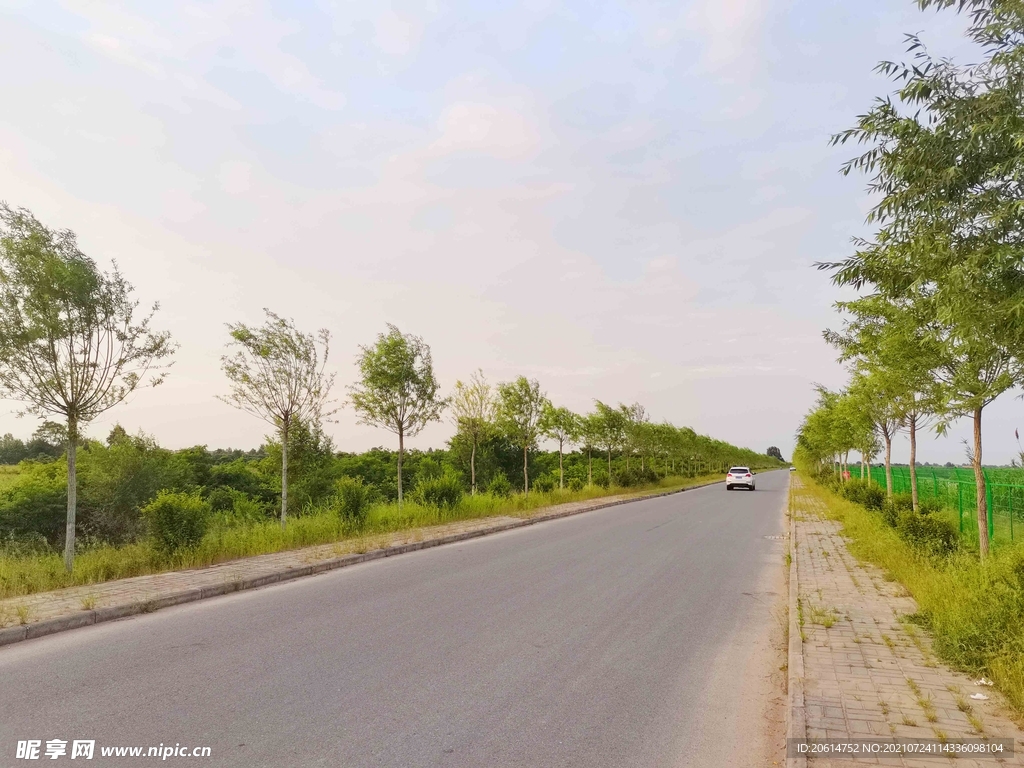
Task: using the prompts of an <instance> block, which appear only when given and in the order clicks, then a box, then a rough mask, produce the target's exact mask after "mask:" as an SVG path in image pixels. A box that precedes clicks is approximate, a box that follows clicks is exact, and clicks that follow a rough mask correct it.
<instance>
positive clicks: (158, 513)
mask: <svg viewBox="0 0 1024 768" xmlns="http://www.w3.org/2000/svg"><path fill="white" fill-rule="evenodd" d="M142 515H143V517H144V518H145V519H146V521H147V522H148V523H149V528H150V532H151V533H152V535H153V539H154V541H155V543H156V548H157V549H158V550H160V551H161V552H164V553H165V554H169V555H173V554H174V553H175V552H179V551H181V550H188V549H194V548H196V547H197V546H199V543H200V542H201V541H202V540H203V536H204V535H205V534H206V529H207V526H208V525H209V522H210V505H209V504H208V503H207V502H206V501H204V500H203V498H202V497H201V496H200V495H199V494H198V493H171V492H168V491H160V492H159V493H158V494H157V497H156V498H155V499H153V501H151V502H150V503H149V504H147V505H146V506H145V507H143V508H142Z"/></svg>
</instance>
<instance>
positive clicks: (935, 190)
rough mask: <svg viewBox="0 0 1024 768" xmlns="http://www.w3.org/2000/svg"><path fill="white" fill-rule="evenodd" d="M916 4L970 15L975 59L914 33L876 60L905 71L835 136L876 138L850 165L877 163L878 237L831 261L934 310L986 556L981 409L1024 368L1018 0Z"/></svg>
mask: <svg viewBox="0 0 1024 768" xmlns="http://www.w3.org/2000/svg"><path fill="white" fill-rule="evenodd" d="M918 4H919V5H920V6H921V7H922V8H928V7H936V8H948V7H955V8H957V9H958V10H960V11H969V12H970V13H971V19H972V20H971V24H970V28H969V30H968V37H970V38H971V39H972V40H973V41H974V42H975V43H977V44H978V46H979V47H980V49H981V62H980V63H978V64H974V65H970V66H960V65H957V64H956V63H954V62H953V61H952V60H950V59H936V58H934V57H932V56H931V55H930V54H929V52H928V51H927V49H926V48H925V46H924V45H923V43H922V42H921V41H920V40H919V39H918V38H917V37H914V36H910V38H909V40H910V46H909V52H910V53H911V54H912V56H913V59H914V60H913V61H912V62H911V63H909V64H897V63H894V62H883V63H882V64H880V65H879V70H880V71H881V72H882V73H883V74H886V75H888V76H890V77H891V78H892V79H893V80H894V81H896V82H899V83H900V88H899V91H898V93H897V98H896V99H892V98H886V99H880V100H878V101H877V102H876V104H875V106H874V107H873V108H872V109H871V110H869V111H868V112H867V113H866V114H864V115H862V116H861V117H860V118H859V119H858V123H857V126H856V127H854V128H852V129H850V130H848V131H845V132H843V133H841V134H838V135H837V136H835V137H834V138H833V141H834V143H836V144H841V143H845V142H848V141H851V140H855V141H857V142H860V143H864V144H868V145H871V146H870V147H869V149H868V150H867V151H865V152H863V153H862V154H861V155H859V156H858V157H856V158H854V159H852V160H851V161H850V162H849V163H848V164H847V165H846V166H845V167H844V171H845V172H847V173H849V172H851V171H853V170H860V171H864V172H866V173H868V174H871V175H872V179H871V184H870V190H871V191H872V192H874V193H876V194H877V195H878V196H879V198H880V202H879V203H878V205H877V206H875V208H874V209H873V210H872V212H871V215H870V217H869V220H870V221H871V222H873V223H876V224H878V225H879V231H878V232H877V233H876V235H875V238H874V240H873V241H872V242H861V243H860V244H859V249H858V251H857V253H856V254H855V255H854V256H853V257H851V258H849V259H847V260H845V261H843V262H839V263H836V264H823V265H820V266H822V267H823V268H827V269H832V270H833V271H834V272H835V275H834V280H835V281H836V282H837V283H839V284H842V285H851V286H854V287H858V288H859V287H862V286H867V285H870V286H872V287H873V288H874V289H875V290H876V291H877V292H878V293H880V294H882V295H884V296H886V297H888V298H894V299H903V298H907V297H913V298H914V299H915V300H917V299H923V300H925V301H927V302H928V304H929V305H930V306H931V307H932V308H933V310H934V316H933V317H934V320H935V326H936V331H937V337H938V338H939V339H940V341H941V342H942V344H943V347H944V353H945V355H944V356H945V357H946V359H947V361H948V362H947V364H946V365H944V366H943V367H942V368H941V369H940V370H941V371H942V374H941V375H942V378H943V379H944V384H945V393H946V395H947V397H946V403H947V406H948V407H947V408H946V409H945V417H946V418H945V419H944V420H943V421H940V424H939V429H940V431H941V430H942V429H944V427H945V426H946V424H947V423H948V420H949V419H952V418H956V417H958V416H959V415H969V416H971V418H972V419H973V422H974V441H973V449H972V455H973V464H974V472H975V480H976V485H977V510H978V524H979V541H980V552H981V556H982V557H985V556H987V554H988V549H989V542H988V526H987V505H986V492H985V477H984V473H983V471H982V451H981V449H982V431H981V425H982V415H983V411H984V408H985V407H986V406H987V405H988V404H989V403H990V402H992V401H993V400H994V399H995V398H996V397H998V396H999V395H1000V394H1001V393H1003V392H1005V391H1006V390H1007V389H1009V388H1011V387H1012V386H1013V385H1014V383H1019V382H1021V381H1022V379H1024V366H1022V364H1021V359H1022V357H1024V322H1022V313H1024V281H1022V280H1021V279H1020V269H1019V267H1020V260H1021V253H1022V250H1024V235H1022V233H1024V188H1022V185H1021V184H1020V183H1019V179H1020V178H1021V176H1022V174H1024V153H1022V152H1021V151H1020V135H1021V133H1022V132H1024V113H1022V112H1021V110H1020V101H1021V97H1020V94H1021V92H1022V91H1024V8H1022V7H1021V5H1020V3H1019V2H1016V0H955V1H954V0H918Z"/></svg>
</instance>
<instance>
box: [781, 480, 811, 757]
mask: <svg viewBox="0 0 1024 768" xmlns="http://www.w3.org/2000/svg"><path fill="white" fill-rule="evenodd" d="M793 480H795V478H794V477H793V476H792V475H790V485H792V483H793ZM786 491H787V493H786V516H787V517H788V518H789V648H788V657H787V662H786V672H787V686H786V692H787V695H788V700H789V709H788V714H789V717H788V718H787V728H786V738H787V739H806V738H807V718H806V711H805V702H804V649H803V641H802V639H801V636H800V621H799V615H800V611H799V600H800V587H799V583H798V581H797V578H798V574H797V567H796V515H795V514H794V511H793V506H792V504H791V503H790V494H789V491H790V488H789V486H787V488H786ZM806 765H807V758H806V757H803V756H799V757H787V758H786V768H805V766H806Z"/></svg>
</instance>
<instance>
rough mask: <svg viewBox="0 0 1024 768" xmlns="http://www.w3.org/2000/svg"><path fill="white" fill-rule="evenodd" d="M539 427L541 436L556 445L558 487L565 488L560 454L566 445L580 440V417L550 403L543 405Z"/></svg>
mask: <svg viewBox="0 0 1024 768" xmlns="http://www.w3.org/2000/svg"><path fill="white" fill-rule="evenodd" d="M539 426H540V433H541V434H542V435H544V436H545V437H547V438H550V439H551V440H554V441H555V442H557V443H558V487H559V488H565V470H564V469H563V466H562V454H563V453H564V450H565V446H566V445H571V444H572V443H575V442H576V441H577V440H578V439H579V438H580V434H581V431H582V423H581V420H580V417H579V416H577V415H576V414H575V413H573V412H572V411H570V410H569V409H568V408H555V407H554V406H553V405H552V404H551V403H545V407H544V410H543V412H542V413H541V418H540V425H539Z"/></svg>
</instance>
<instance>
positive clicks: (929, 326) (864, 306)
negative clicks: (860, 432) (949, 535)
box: [825, 294, 946, 510]
mask: <svg viewBox="0 0 1024 768" xmlns="http://www.w3.org/2000/svg"><path fill="white" fill-rule="evenodd" d="M836 306H837V307H838V308H839V309H840V310H841V311H843V312H845V313H847V315H848V319H847V320H846V322H845V324H844V328H843V331H842V332H840V333H837V332H834V331H826V333H825V338H826V340H828V341H829V342H830V343H831V344H833V345H834V346H835V347H836V348H837V349H839V350H840V353H841V354H840V360H841V361H843V362H847V361H849V362H852V363H853V366H854V370H855V371H856V372H857V373H859V374H861V375H864V376H868V377H869V378H870V379H871V380H872V382H873V383H872V385H871V386H872V388H873V389H874V390H875V392H874V395H873V396H872V398H871V399H870V401H869V402H868V407H870V408H871V411H872V414H873V418H874V420H875V422H876V424H877V425H878V428H879V431H880V432H881V433H882V434H883V436H885V437H886V456H887V457H888V456H889V455H890V450H889V448H890V444H891V433H892V432H893V431H894V429H895V427H896V426H899V427H903V428H905V429H906V430H907V433H908V435H909V438H910V486H911V495H912V498H913V504H914V509H915V510H916V509H917V508H918V494H917V433H918V430H919V429H921V428H923V427H927V426H929V425H930V424H931V423H933V422H934V421H935V419H936V418H937V416H938V414H939V413H941V412H943V411H944V410H945V408H946V405H945V403H944V401H943V395H944V391H943V388H942V386H941V382H940V380H939V369H940V367H942V366H943V364H944V357H943V344H942V342H941V338H940V335H939V334H938V333H937V332H936V330H935V323H934V322H933V320H932V319H931V317H932V313H931V310H930V307H929V306H928V305H927V303H925V302H913V301H907V300H903V301H894V300H891V299H887V298H886V297H884V296H881V295H877V294H876V295H870V296H866V297H862V298H859V299H856V300H854V301H849V302H840V303H838V304H837V305H836ZM887 433H890V434H889V435H888V436H887ZM886 485H887V490H888V493H889V495H890V496H891V495H892V471H891V468H890V462H889V460H888V458H887V460H886Z"/></svg>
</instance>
